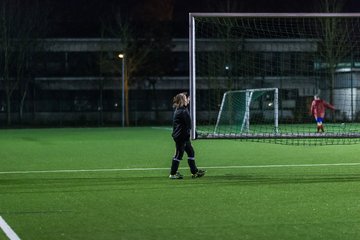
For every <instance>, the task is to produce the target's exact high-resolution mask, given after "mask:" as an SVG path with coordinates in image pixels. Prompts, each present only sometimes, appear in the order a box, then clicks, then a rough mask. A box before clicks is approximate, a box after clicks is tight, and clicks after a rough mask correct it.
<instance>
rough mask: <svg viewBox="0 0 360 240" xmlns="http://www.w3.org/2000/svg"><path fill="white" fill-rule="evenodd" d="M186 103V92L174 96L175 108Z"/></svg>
mask: <svg viewBox="0 0 360 240" xmlns="http://www.w3.org/2000/svg"><path fill="white" fill-rule="evenodd" d="M185 105H186V94H185V93H179V94H177V95H176V96H175V97H173V108H179V107H184V106H185Z"/></svg>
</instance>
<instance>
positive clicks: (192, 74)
mask: <svg viewBox="0 0 360 240" xmlns="http://www.w3.org/2000/svg"><path fill="white" fill-rule="evenodd" d="M196 17H228V18H233V17H254V18H264V17H280V18H287V17H295V18H296V17H309V18H310V17H320V18H327V17H343V18H344V17H345V18H346V17H360V13H189V81H190V84H189V93H190V101H191V102H192V103H193V104H190V115H191V139H196V62H195V39H196V36H195V32H196V31H195V30H196V29H195V18H196ZM245 135H247V134H244V137H246V138H258V137H259V136H257V135H256V134H249V135H248V136H245ZM212 137H213V138H231V137H233V138H238V137H239V136H237V135H234V136H230V137H229V136H223V137H221V136H211V135H209V136H208V138H212ZM260 137H264V135H261V136H260ZM298 137H300V138H358V137H360V134H358V133H347V134H331V133H325V134H323V135H321V136H319V135H317V134H312V133H309V134H302V135H301V136H299V135H292V134H280V133H275V134H270V135H269V136H268V138H298ZM240 138H242V136H240ZM265 138H266V136H265Z"/></svg>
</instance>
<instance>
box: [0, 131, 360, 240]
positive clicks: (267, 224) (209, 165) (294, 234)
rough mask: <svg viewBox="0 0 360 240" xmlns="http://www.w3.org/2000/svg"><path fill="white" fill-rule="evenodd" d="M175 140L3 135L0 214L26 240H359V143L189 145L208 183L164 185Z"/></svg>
mask: <svg viewBox="0 0 360 240" xmlns="http://www.w3.org/2000/svg"><path fill="white" fill-rule="evenodd" d="M170 134H171V131H170V129H167V128H125V129H121V128H94V129H90V128H76V129H67V128H65V129H26V130H25V129H22V130H21V129H19V130H0V216H1V217H2V218H3V219H4V220H5V221H6V223H7V224H8V226H10V227H11V229H12V230H13V231H14V232H15V233H16V234H17V235H18V236H19V238H21V239H25V240H26V239H35V240H41V239H46V240H48V239H51V240H55V239H97V240H98V239H102V240H103V239H141V240H144V239H157V240H158V239H171V240H175V239H181V240H185V239H206V240H209V239H256V240H261V239H277V240H278V239H286V240H293V239H299V240H304V239H314V240H319V239H326V240H330V239H347V240H352V239H360V193H359V189H360V159H359V151H360V146H359V145H341V146H336V145H334V146H317V147H311V146H288V145H278V144H268V143H252V142H242V141H234V140H196V141H194V142H193V145H194V148H195V151H196V157H197V164H198V167H200V168H204V169H207V174H206V175H205V177H203V178H200V179H191V177H190V173H189V170H188V168H187V161H186V158H184V160H185V161H183V162H182V163H181V169H180V170H181V173H182V174H184V175H185V179H183V180H170V179H168V174H169V167H170V164H171V157H172V154H173V153H174V144H173V142H172V139H171V137H170ZM2 228H3V227H2ZM0 239H7V237H6V236H5V234H4V233H3V232H2V231H0Z"/></svg>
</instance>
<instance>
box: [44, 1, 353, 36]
mask: <svg viewBox="0 0 360 240" xmlns="http://www.w3.org/2000/svg"><path fill="white" fill-rule="evenodd" d="M47 1H50V7H49V8H48V11H49V13H50V14H49V29H50V31H49V33H48V35H47V36H46V37H89V38H91V37H99V36H100V33H99V32H100V30H99V26H100V21H101V19H104V18H107V17H108V16H109V15H111V14H112V12H113V10H114V8H118V9H121V11H122V12H123V13H125V14H127V13H132V12H134V10H136V8H137V7H138V4H142V3H143V2H146V1H150V0H64V1H59V0H47ZM174 1H175V5H174V13H173V25H174V28H176V31H175V33H176V32H177V33H178V34H177V35H180V36H176V37H187V29H188V13H189V12H214V11H215V10H214V8H215V9H216V6H219V4H220V5H223V6H224V5H226V0H174ZM318 2H319V0H238V1H236V4H237V8H238V10H235V11H238V12H315V11H316V10H315V9H316V5H317V4H318ZM217 9H218V10H219V8H217ZM359 11H360V0H347V1H346V5H345V7H344V10H343V12H359ZM133 17H134V16H133ZM135 18H136V16H135ZM175 35H176V34H175Z"/></svg>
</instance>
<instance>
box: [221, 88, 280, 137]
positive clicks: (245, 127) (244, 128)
mask: <svg viewBox="0 0 360 240" xmlns="http://www.w3.org/2000/svg"><path fill="white" fill-rule="evenodd" d="M241 92H243V93H245V114H244V119H243V121H242V123H241V132H242V133H244V132H248V131H249V130H250V105H251V102H252V95H253V93H254V92H273V94H274V96H273V97H274V102H273V106H274V133H278V129H279V89H278V88H254V89H246V90H234V91H228V92H226V93H224V96H223V99H222V101H221V105H220V110H219V113H218V117H217V120H216V125H215V130H214V134H217V128H218V125H219V122H220V117H221V112H222V111H223V108H224V103H225V99H226V97H227V95H228V94H229V93H241Z"/></svg>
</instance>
